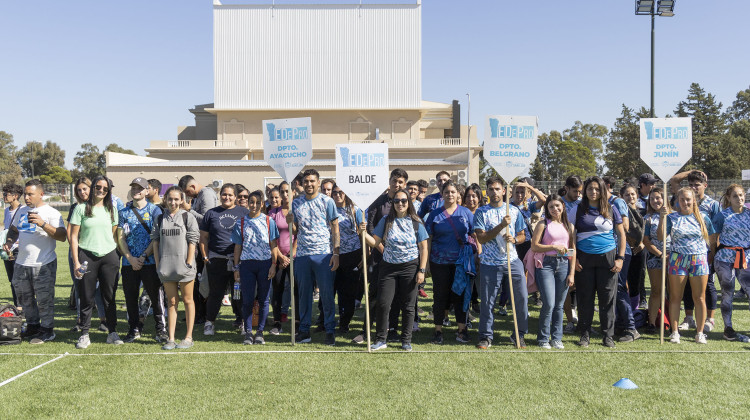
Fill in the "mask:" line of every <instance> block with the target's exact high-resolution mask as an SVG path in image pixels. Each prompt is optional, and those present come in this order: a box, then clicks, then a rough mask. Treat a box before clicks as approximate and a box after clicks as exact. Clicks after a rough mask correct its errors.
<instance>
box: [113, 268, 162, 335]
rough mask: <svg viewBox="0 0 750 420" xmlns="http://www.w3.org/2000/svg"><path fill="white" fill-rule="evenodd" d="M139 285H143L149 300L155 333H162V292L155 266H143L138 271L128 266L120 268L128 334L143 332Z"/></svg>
mask: <svg viewBox="0 0 750 420" xmlns="http://www.w3.org/2000/svg"><path fill="white" fill-rule="evenodd" d="M141 283H143V288H144V289H145V290H146V293H148V297H149V299H151V308H152V309H153V310H154V322H155V329H156V332H157V333H158V332H161V331H164V330H165V326H164V310H165V307H164V291H163V290H162V288H161V280H159V275H158V274H157V272H156V266H155V265H153V264H150V265H144V266H143V267H142V268H141V269H140V270H138V271H136V270H133V267H132V266H129V265H123V266H122V292H123V293H124V294H125V307H126V308H127V310H128V324H129V327H130V331H129V332H133V331H134V330H139V331H141V332H143V324H141V322H140V313H139V308H138V295H139V294H140V291H141Z"/></svg>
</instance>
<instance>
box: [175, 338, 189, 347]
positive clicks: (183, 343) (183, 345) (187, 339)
mask: <svg viewBox="0 0 750 420" xmlns="http://www.w3.org/2000/svg"><path fill="white" fill-rule="evenodd" d="M190 347H193V339H192V338H186V339H184V340H182V341H180V344H178V345H176V346H175V347H174V348H176V349H189V348H190Z"/></svg>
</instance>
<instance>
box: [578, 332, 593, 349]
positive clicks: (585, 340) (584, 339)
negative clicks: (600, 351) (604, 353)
mask: <svg viewBox="0 0 750 420" xmlns="http://www.w3.org/2000/svg"><path fill="white" fill-rule="evenodd" d="M589 342H590V339H589V333H588V331H587V332H585V333H583V334H581V338H580V339H579V340H578V345H579V346H581V347H588V346H589Z"/></svg>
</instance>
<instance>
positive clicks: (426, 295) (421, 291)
mask: <svg viewBox="0 0 750 420" xmlns="http://www.w3.org/2000/svg"><path fill="white" fill-rule="evenodd" d="M417 293H419V297H421V298H422V299H427V298H428V297H430V296H429V295H428V294H427V292H425V291H424V290H422V289H419V291H418V292H417Z"/></svg>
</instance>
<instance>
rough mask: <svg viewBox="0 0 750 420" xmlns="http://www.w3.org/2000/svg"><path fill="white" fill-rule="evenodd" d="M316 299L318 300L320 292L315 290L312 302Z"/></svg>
mask: <svg viewBox="0 0 750 420" xmlns="http://www.w3.org/2000/svg"><path fill="white" fill-rule="evenodd" d="M318 300H320V292H319V291H317V290H316V291H315V292H314V293H313V302H317V301H318Z"/></svg>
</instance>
